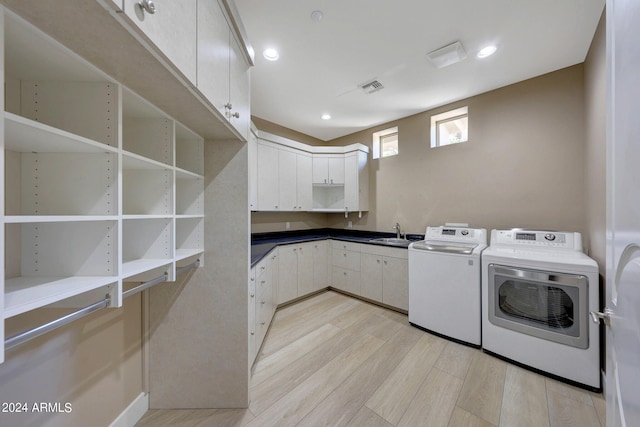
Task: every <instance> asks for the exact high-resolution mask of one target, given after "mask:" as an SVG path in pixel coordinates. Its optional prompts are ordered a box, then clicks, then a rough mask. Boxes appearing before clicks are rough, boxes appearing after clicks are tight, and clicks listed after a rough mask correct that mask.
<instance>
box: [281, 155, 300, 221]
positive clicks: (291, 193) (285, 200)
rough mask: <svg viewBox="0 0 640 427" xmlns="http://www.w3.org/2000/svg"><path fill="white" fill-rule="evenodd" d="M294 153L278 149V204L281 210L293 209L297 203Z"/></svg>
mask: <svg viewBox="0 0 640 427" xmlns="http://www.w3.org/2000/svg"><path fill="white" fill-rule="evenodd" d="M296 176H297V169H296V153H294V152H292V151H288V150H278V195H279V197H278V206H279V208H278V209H279V210H281V211H294V210H296V207H297V206H298V205H297V191H298V188H297V184H296Z"/></svg>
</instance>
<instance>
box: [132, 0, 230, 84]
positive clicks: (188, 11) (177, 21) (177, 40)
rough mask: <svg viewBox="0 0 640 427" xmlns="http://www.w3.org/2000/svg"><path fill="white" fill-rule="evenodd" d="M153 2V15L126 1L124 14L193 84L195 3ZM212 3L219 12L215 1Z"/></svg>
mask: <svg viewBox="0 0 640 427" xmlns="http://www.w3.org/2000/svg"><path fill="white" fill-rule="evenodd" d="M200 2H201V3H202V2H203V0H200ZM153 3H154V4H155V6H156V12H155V13H154V14H150V13H148V12H146V11H143V9H142V8H141V7H140V6H139V5H138V1H136V0H125V1H124V13H125V15H126V17H127V18H128V20H129V21H130V22H132V23H133V24H134V25H135V26H136V27H138V28H139V29H140V30H141V32H142V34H144V36H145V37H146V38H147V39H148V40H149V41H151V42H152V43H153V44H154V45H155V46H156V47H157V48H158V50H159V51H160V53H161V54H162V55H164V56H166V58H167V59H168V60H169V61H170V62H171V63H173V65H175V67H176V68H177V69H178V70H180V72H182V74H184V75H185V77H186V78H187V79H188V80H189V81H191V83H193V84H196V69H197V64H196V57H197V55H196V46H197V34H196V28H198V27H200V26H199V25H196V23H197V13H198V8H197V4H196V3H197V1H196V0H182V1H171V0H154V2H153ZM211 3H212V4H213V5H215V7H216V8H218V9H219V6H218V4H217V2H216V1H211ZM225 26H226V23H225ZM227 44H228V41H227Z"/></svg>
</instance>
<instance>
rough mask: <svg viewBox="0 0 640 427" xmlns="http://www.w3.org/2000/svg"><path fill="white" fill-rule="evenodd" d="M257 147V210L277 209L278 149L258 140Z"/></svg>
mask: <svg viewBox="0 0 640 427" xmlns="http://www.w3.org/2000/svg"><path fill="white" fill-rule="evenodd" d="M257 145H258V147H257V156H258V161H257V168H258V171H257V174H256V175H257V177H258V179H257V184H258V189H257V199H258V206H257V210H260V211H277V210H278V209H279V207H278V203H279V202H278V200H279V194H278V179H279V176H278V170H279V168H278V149H277V148H276V147H274V146H272V145H270V144H268V143H263V142H260V141H258V144H257Z"/></svg>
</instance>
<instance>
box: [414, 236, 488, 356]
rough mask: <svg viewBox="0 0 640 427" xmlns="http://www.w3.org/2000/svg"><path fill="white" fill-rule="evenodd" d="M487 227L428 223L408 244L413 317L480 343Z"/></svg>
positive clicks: (435, 330) (460, 338)
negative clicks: (482, 259)
mask: <svg viewBox="0 0 640 427" xmlns="http://www.w3.org/2000/svg"><path fill="white" fill-rule="evenodd" d="M486 245H487V231H486V230H485V229H483V228H468V227H465V226H450V225H445V226H441V227H427V231H426V233H425V240H424V241H420V242H414V243H412V244H411V245H409V322H410V323H411V324H412V325H414V326H418V327H420V328H422V329H425V330H427V331H429V332H433V333H435V334H437V335H441V336H444V337H447V338H450V339H453V340H455V341H459V342H462V343H464V344H470V345H473V346H476V347H479V346H480V344H481V329H480V307H481V299H480V290H481V286H480V277H481V271H480V266H481V263H480V254H481V253H482V251H483V250H484V248H485V247H486Z"/></svg>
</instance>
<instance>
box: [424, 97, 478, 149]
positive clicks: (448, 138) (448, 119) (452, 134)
mask: <svg viewBox="0 0 640 427" xmlns="http://www.w3.org/2000/svg"><path fill="white" fill-rule="evenodd" d="M468 108H469V107H462V108H456V109H455V110H451V111H447V112H444V113H441V114H436V115H434V116H431V148H435V147H442V146H444V145H450V144H458V143H460V142H467V141H468V140H469V110H468Z"/></svg>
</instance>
